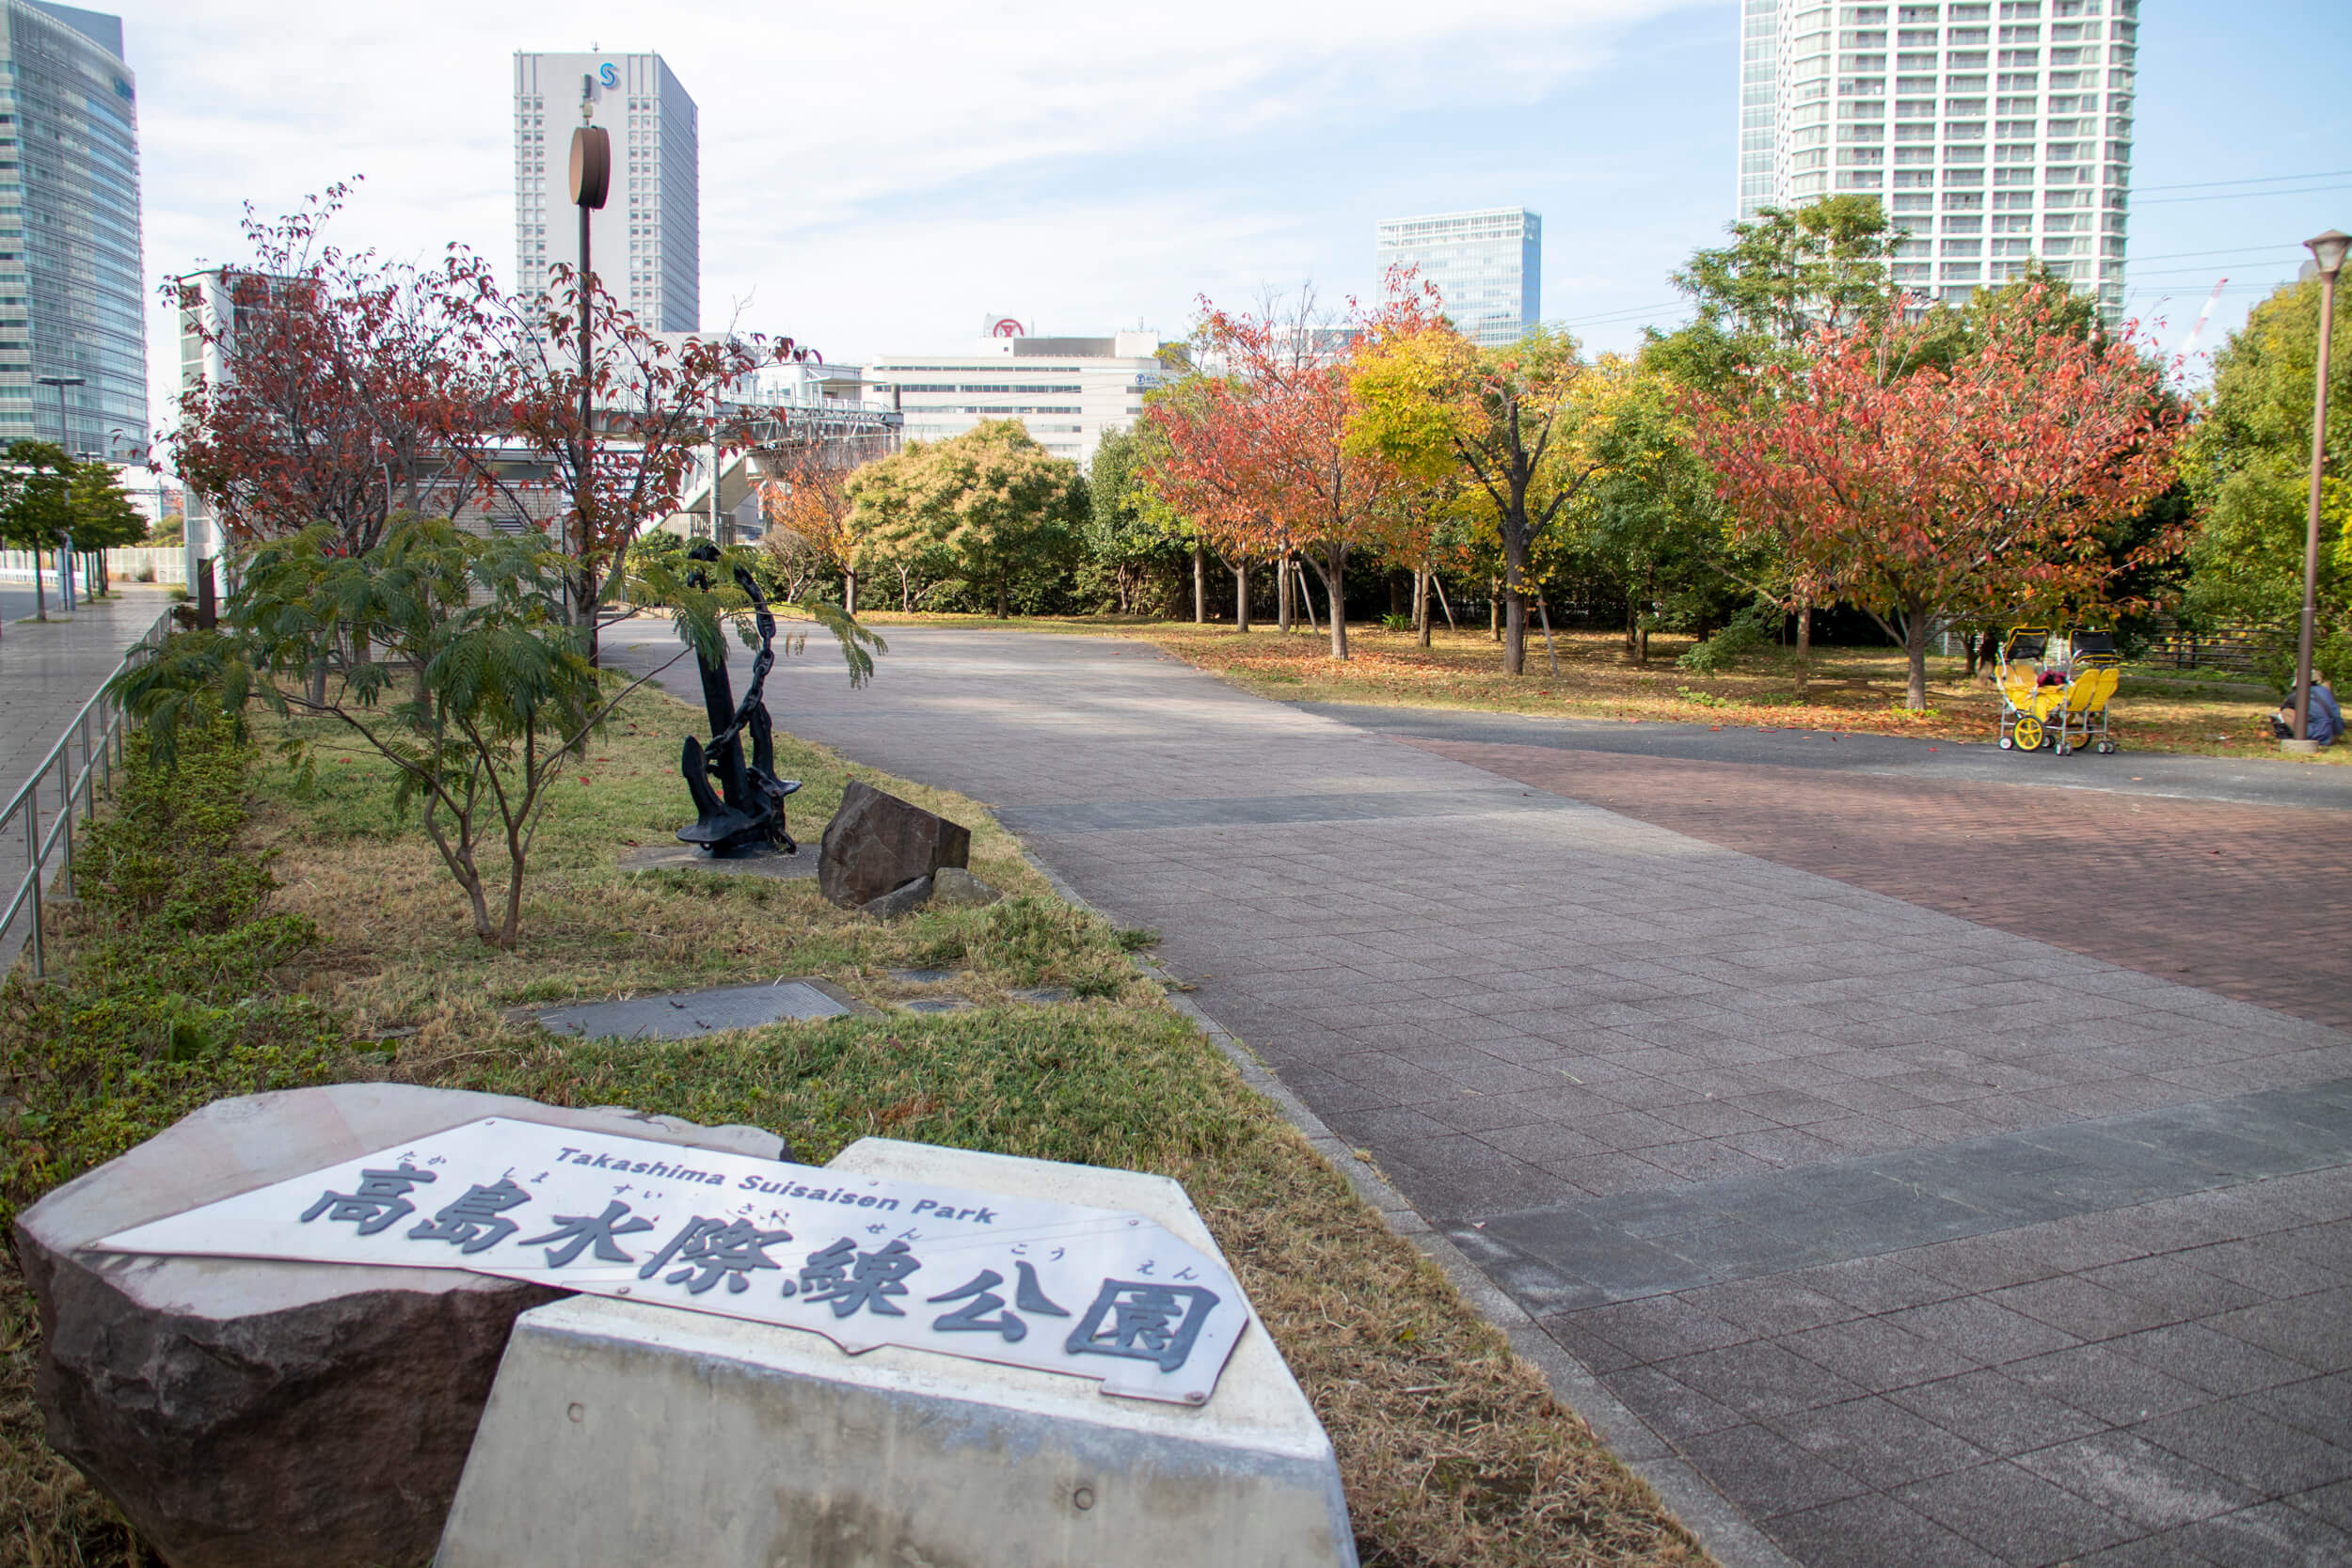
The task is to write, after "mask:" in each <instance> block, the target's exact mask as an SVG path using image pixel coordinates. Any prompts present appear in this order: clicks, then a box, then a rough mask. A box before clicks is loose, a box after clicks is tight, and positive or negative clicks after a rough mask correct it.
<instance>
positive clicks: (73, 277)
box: [0, 0, 148, 463]
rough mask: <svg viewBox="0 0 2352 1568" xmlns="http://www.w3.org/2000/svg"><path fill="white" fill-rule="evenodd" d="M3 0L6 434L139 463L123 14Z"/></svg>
mask: <svg viewBox="0 0 2352 1568" xmlns="http://www.w3.org/2000/svg"><path fill="white" fill-rule="evenodd" d="M0 4H5V5H6V6H7V8H8V27H7V34H6V40H5V46H6V50H7V56H8V58H7V65H6V69H5V71H0V442H4V441H9V440H22V439H25V438H28V437H36V436H37V437H39V438H40V439H41V440H44V441H56V442H57V443H58V444H59V445H61V446H63V447H64V448H65V449H66V451H68V452H71V453H73V454H76V455H81V454H85V453H89V454H96V455H98V456H101V457H108V458H112V459H115V460H116V461H118V462H124V463H138V462H144V461H146V458H147V437H148V428H147V420H148V410H147V332H146V313H145V310H144V309H143V308H144V305H145V293H146V290H145V287H144V284H143V278H144V276H145V266H144V263H143V262H142V261H141V260H140V255H139V136H138V93H137V89H136V87H135V82H134V80H133V77H132V74H131V69H130V67H128V66H126V65H125V64H123V62H122V20H121V18H119V17H114V16H105V15H102V14H100V13H99V12H96V11H85V10H76V9H74V8H72V7H70V6H53V5H44V4H40V3H37V0H0ZM43 377H47V378H49V379H50V381H51V382H52V384H51V385H48V386H43V385H42V384H41V381H42V378H43ZM75 377H78V378H80V379H79V385H75V386H68V387H64V388H59V387H58V386H56V385H55V383H56V382H57V381H61V380H72V379H73V378H75ZM60 390H62V392H63V394H64V406H63V408H62V410H61V409H60V407H59V402H58V399H59V392H60Z"/></svg>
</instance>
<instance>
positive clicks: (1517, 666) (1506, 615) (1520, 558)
mask: <svg viewBox="0 0 2352 1568" xmlns="http://www.w3.org/2000/svg"><path fill="white" fill-rule="evenodd" d="M1526 580H1527V546H1526V543H1525V542H1524V541H1518V542H1514V541H1510V540H1505V541H1504V542H1503V546H1502V594H1503V610H1502V673H1504V674H1506V675H1523V674H1525V673H1527V590H1526V588H1525V586H1524V584H1525V583H1526Z"/></svg>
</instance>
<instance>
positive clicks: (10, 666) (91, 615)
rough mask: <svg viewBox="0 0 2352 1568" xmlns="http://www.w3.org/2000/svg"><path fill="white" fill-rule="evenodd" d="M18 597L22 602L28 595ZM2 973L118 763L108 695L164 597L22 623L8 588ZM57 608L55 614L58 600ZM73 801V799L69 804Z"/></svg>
mask: <svg viewBox="0 0 2352 1568" xmlns="http://www.w3.org/2000/svg"><path fill="white" fill-rule="evenodd" d="M20 598H22V600H23V602H22V603H20V602H19V601H20ZM0 609H4V610H6V611H7V612H8V620H9V622H10V625H9V626H8V629H7V632H6V635H5V636H0V800H6V802H7V804H6V805H5V807H0V974H6V973H8V970H9V969H11V968H13V967H14V966H15V964H16V961H17V958H18V957H19V955H20V954H23V953H24V950H25V949H26V947H28V946H31V947H34V948H35V949H36V951H35V954H34V958H35V966H36V972H38V971H39V969H40V967H41V959H42V957H43V955H41V954H40V952H39V950H38V949H39V942H37V940H36V937H37V927H38V921H39V910H40V905H41V903H42V902H43V898H44V895H45V894H46V893H47V891H48V890H49V889H50V888H51V887H53V886H55V885H56V879H58V878H59V877H60V876H67V877H69V878H70V872H69V871H68V869H67V862H68V859H69V857H70V855H71V853H72V847H73V844H74V838H75V834H76V833H77V832H78V831H79V821H80V819H81V818H85V817H87V816H88V815H89V812H90V810H91V808H92V806H93V804H94V803H95V801H96V800H97V798H98V796H99V795H101V794H103V793H104V792H105V791H106V790H107V789H109V788H110V787H111V785H112V783H113V777H114V771H115V768H117V767H118V766H119V760H120V754H121V753H120V746H121V733H120V725H121V719H120V715H119V711H118V710H117V709H116V708H115V707H114V706H113V705H112V704H111V703H108V702H106V701H105V700H104V699H103V697H102V696H101V695H100V691H101V689H102V688H103V686H104V685H105V683H106V680H107V678H108V677H109V676H111V675H112V674H113V673H115V672H116V671H117V670H118V669H119V668H121V666H122V661H123V659H124V658H125V657H128V650H129V649H130V648H133V647H136V646H138V645H140V644H143V643H146V642H149V641H154V640H157V639H160V638H161V637H162V636H163V635H164V634H165V632H166V630H167V627H168V625H169V621H168V614H169V610H168V606H167V603H166V601H165V598H164V595H162V594H156V593H145V594H136V595H129V594H122V595H119V596H117V597H115V598H113V599H110V600H103V601H100V602H99V603H97V604H86V605H77V606H75V609H74V613H73V616H72V619H71V620H59V621H52V622H51V623H50V624H48V625H47V626H41V625H39V624H37V623H36V624H29V625H28V624H25V623H24V621H23V619H22V615H23V612H24V611H27V610H30V609H31V602H30V594H23V595H19V594H16V593H13V592H10V593H8V594H0ZM51 613H52V614H55V613H56V610H55V607H54V605H53V607H52V610H51ZM69 807H70V808H71V809H70V810H69Z"/></svg>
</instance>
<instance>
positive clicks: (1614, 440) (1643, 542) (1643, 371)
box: [1563, 356, 1761, 664]
mask: <svg viewBox="0 0 2352 1568" xmlns="http://www.w3.org/2000/svg"><path fill="white" fill-rule="evenodd" d="M1596 372H1597V374H1596V381H1597V385H1596V388H1595V396H1594V399H1593V410H1592V420H1591V426H1592V428H1591V435H1590V441H1591V446H1592V451H1593V454H1594V456H1595V458H1596V459H1597V463H1598V470H1597V473H1596V474H1595V476H1594V478H1593V481H1592V483H1590V484H1589V485H1587V486H1586V487H1585V489H1584V490H1583V492H1582V493H1581V494H1580V495H1579V496H1578V497H1577V500H1576V505H1575V507H1574V508H1573V509H1572V511H1571V513H1570V515H1569V521H1570V524H1571V529H1570V531H1569V533H1568V535H1567V537H1566V538H1565V539H1564V541H1563V543H1564V544H1565V545H1567V546H1569V549H1570V552H1571V553H1572V554H1573V556H1575V557H1577V558H1580V559H1581V562H1583V563H1585V564H1587V565H1589V566H1591V567H1594V568H1597V572H1598V575H1600V576H1601V577H1603V578H1606V579H1607V580H1609V581H1611V582H1613V583H1616V584H1621V585H1622V586H1623V587H1624V590H1625V598H1626V621H1625V641H1626V653H1627V654H1628V655H1629V657H1631V658H1632V659H1633V660H1634V662H1636V663H1637V664H1647V663H1648V662H1649V634H1650V633H1651V632H1652V631H1656V630H1664V629H1673V630H1682V631H1692V632H1703V631H1706V630H1708V629H1710V628H1711V627H1712V626H1714V625H1715V624H1717V623H1718V622H1719V621H1721V620H1722V619H1723V618H1724V615H1725V614H1726V613H1727V612H1728V611H1729V610H1730V609H1731V608H1732V607H1733V605H1734V604H1735V602H1736V601H1737V600H1739V599H1740V598H1742V597H1747V596H1750V595H1752V594H1755V593H1756V592H1758V590H1757V589H1756V579H1757V578H1759V577H1760V576H1761V573H1760V571H1759V565H1760V562H1757V561H1756V559H1754V557H1755V554H1756V552H1754V551H1753V550H1749V551H1744V552H1743V551H1741V550H1740V549H1739V548H1738V547H1737V546H1735V545H1734V543H1733V541H1732V540H1731V538H1730V534H1729V531H1728V530H1727V529H1726V528H1725V526H1724V516H1723V507H1722V504H1721V503H1720V502H1719V501H1718V500H1717V499H1715V494H1714V491H1715V480H1714V475H1713V473H1712V471H1711V470H1709V469H1708V467H1707V466H1706V465H1705V464H1704V463H1702V462H1700V461H1699V459H1698V457H1697V456H1696V455H1695V454H1694V453H1693V452H1692V450H1691V443H1690V434H1691V433H1690V428H1689V422H1688V420H1685V419H1684V417H1683V415H1682V412H1681V408H1680V388H1677V386H1676V384H1675V383H1674V382H1673V381H1672V380H1671V379H1670V378H1668V377H1667V376H1666V374H1665V373H1664V372H1662V371H1661V370H1660V369H1659V367H1658V366H1657V365H1656V364H1655V363H1653V362H1651V361H1650V360H1648V359H1647V358H1645V357H1644V358H1636V359H1633V360H1626V359H1622V358H1618V357H1616V356H1604V357H1603V358H1602V360H1601V362H1600V363H1599V365H1597V367H1596Z"/></svg>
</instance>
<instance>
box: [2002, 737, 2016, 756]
mask: <svg viewBox="0 0 2352 1568" xmlns="http://www.w3.org/2000/svg"><path fill="white" fill-rule="evenodd" d="M2016 745H2017V742H2016V741H2014V740H2011V739H2010V737H2009V736H2001V750H2002V751H2004V752H2007V751H2011V750H2013V749H2015V747H2016Z"/></svg>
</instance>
